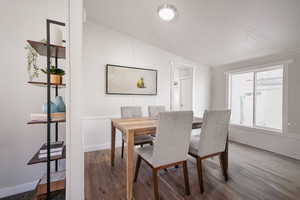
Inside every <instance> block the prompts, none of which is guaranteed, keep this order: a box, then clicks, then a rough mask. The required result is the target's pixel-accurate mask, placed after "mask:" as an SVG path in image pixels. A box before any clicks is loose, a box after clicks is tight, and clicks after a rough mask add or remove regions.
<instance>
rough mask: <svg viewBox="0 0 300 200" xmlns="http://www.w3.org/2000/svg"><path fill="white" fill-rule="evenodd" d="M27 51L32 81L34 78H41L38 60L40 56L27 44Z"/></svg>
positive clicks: (29, 73)
mask: <svg viewBox="0 0 300 200" xmlns="http://www.w3.org/2000/svg"><path fill="white" fill-rule="evenodd" d="M25 49H26V50H27V56H26V57H27V72H28V75H29V80H30V81H32V80H33V79H34V78H38V77H39V70H40V68H39V66H38V65H37V58H38V57H39V55H38V53H37V52H36V51H35V50H34V48H32V46H31V45H30V44H27V45H26V46H25Z"/></svg>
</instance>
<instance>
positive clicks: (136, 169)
mask: <svg viewBox="0 0 300 200" xmlns="http://www.w3.org/2000/svg"><path fill="white" fill-rule="evenodd" d="M141 161H142V157H141V156H140V155H138V157H137V160H136V167H135V175H134V182H136V181H137V178H138V175H139V170H140V166H141Z"/></svg>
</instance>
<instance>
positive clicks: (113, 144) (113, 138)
mask: <svg viewBox="0 0 300 200" xmlns="http://www.w3.org/2000/svg"><path fill="white" fill-rule="evenodd" d="M110 144H111V153H110V160H111V166H112V167H113V166H115V149H116V127H115V126H114V124H113V122H111V143H110Z"/></svg>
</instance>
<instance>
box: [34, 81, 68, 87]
mask: <svg viewBox="0 0 300 200" xmlns="http://www.w3.org/2000/svg"><path fill="white" fill-rule="evenodd" d="M28 83H29V84H33V85H36V86H40V87H47V82H39V81H28ZM50 85H51V86H52V87H56V86H57V87H59V88H64V87H66V84H65V83H62V84H54V83H51V84H50Z"/></svg>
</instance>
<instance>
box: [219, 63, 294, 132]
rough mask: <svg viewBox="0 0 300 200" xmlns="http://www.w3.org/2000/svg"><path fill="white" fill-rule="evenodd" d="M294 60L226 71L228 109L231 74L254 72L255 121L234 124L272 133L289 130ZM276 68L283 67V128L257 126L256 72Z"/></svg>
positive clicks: (229, 105) (229, 104)
mask: <svg viewBox="0 0 300 200" xmlns="http://www.w3.org/2000/svg"><path fill="white" fill-rule="evenodd" d="M292 62H293V61H292V60H287V61H281V62H276V63H270V64H266V65H259V66H253V67H242V68H239V69H238V70H231V71H227V72H225V75H226V99H225V102H226V105H227V108H228V109H231V76H232V75H235V74H243V73H249V72H253V73H254V77H253V78H254V83H253V84H254V85H253V122H252V126H247V125H242V124H234V123H231V125H232V126H236V127H242V128H246V129H258V130H266V131H267V132H268V133H271V134H282V133H283V132H285V131H286V130H287V126H288V118H287V116H288V113H287V111H288V109H287V102H288V99H287V98H288V93H287V92H288V64H290V63H292ZM274 69H283V83H282V89H283V91H282V129H274V128H268V127H262V126H257V125H256V121H255V80H256V73H257V72H264V71H269V70H274Z"/></svg>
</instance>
